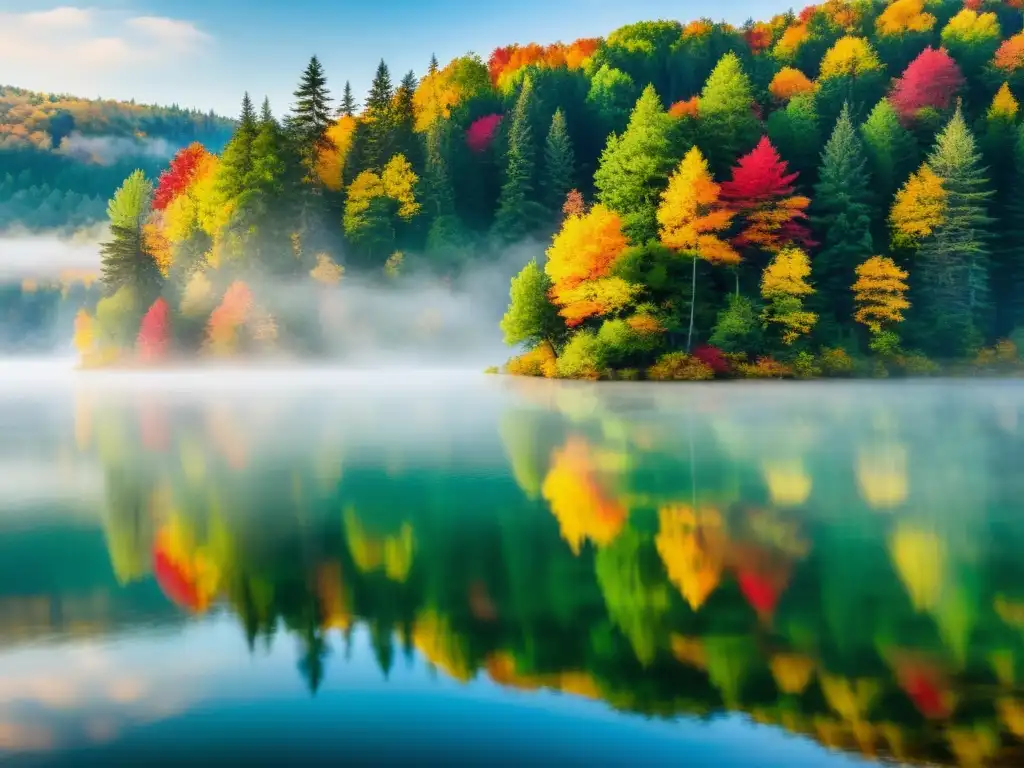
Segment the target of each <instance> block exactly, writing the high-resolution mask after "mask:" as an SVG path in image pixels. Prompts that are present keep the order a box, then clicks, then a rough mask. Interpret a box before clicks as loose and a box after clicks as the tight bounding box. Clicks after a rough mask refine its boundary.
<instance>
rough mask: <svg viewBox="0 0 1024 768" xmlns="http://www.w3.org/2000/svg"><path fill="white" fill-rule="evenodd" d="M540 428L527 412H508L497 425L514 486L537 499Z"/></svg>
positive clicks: (540, 465) (540, 480) (540, 469)
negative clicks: (513, 479) (510, 467)
mask: <svg viewBox="0 0 1024 768" xmlns="http://www.w3.org/2000/svg"><path fill="white" fill-rule="evenodd" d="M539 432H540V425H538V424H536V423H535V422H534V418H533V414H532V413H529V412H508V413H505V414H503V415H502V417H501V422H500V424H499V425H498V433H499V434H500V435H501V442H502V443H503V444H504V446H505V455H506V456H507V457H508V460H509V464H511V465H512V475H513V477H515V480H516V484H517V485H518V486H519V488H520V489H521V490H522V491H523V493H525V494H526V496H527V498H530V499H536V498H539V497H540V490H541V484H542V483H543V478H544V466H543V452H542V451H540V450H538V445H537V442H538V438H539V436H540V435H539Z"/></svg>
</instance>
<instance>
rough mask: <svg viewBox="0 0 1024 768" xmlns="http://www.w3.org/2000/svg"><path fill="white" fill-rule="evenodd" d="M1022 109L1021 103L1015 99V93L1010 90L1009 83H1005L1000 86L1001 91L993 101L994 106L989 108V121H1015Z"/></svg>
mask: <svg viewBox="0 0 1024 768" xmlns="http://www.w3.org/2000/svg"><path fill="white" fill-rule="evenodd" d="M1019 109H1020V103H1019V102H1018V101H1017V99H1016V98H1014V95H1013V91H1011V90H1010V84H1009V83H1003V84H1002V85H1001V86H999V90H998V91H997V92H996V95H995V96H994V97H993V99H992V104H991V105H990V106H989V108H988V113H987V116H988V119H989V120H1011V121H1012V120H1013V119H1014V118H1016V117H1017V112H1018V110H1019Z"/></svg>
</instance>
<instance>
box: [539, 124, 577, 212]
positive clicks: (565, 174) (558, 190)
mask: <svg viewBox="0 0 1024 768" xmlns="http://www.w3.org/2000/svg"><path fill="white" fill-rule="evenodd" d="M575 164H576V158H575V155H574V153H573V151H572V141H571V140H570V139H569V132H568V130H567V129H566V125H565V113H563V112H562V110H561V108H559V109H556V110H555V114H554V116H553V117H552V118H551V128H550V129H549V130H548V137H547V140H546V142H545V144H544V176H543V178H544V185H543V189H544V197H545V200H546V203H547V206H548V208H549V209H550V210H551V211H552V213H557V212H558V211H560V210H561V209H562V205H563V204H564V203H565V197H566V195H568V194H569V191H570V190H572V189H575V188H576V169H575Z"/></svg>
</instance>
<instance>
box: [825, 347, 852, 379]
mask: <svg viewBox="0 0 1024 768" xmlns="http://www.w3.org/2000/svg"><path fill="white" fill-rule="evenodd" d="M818 363H819V364H820V365H821V372H822V373H823V374H824V375H825V376H835V377H839V376H849V375H851V374H852V373H853V367H854V366H853V358H852V357H850V355H849V353H848V352H847V351H846V350H845V349H843V348H842V347H825V348H824V349H822V350H821V353H820V354H819V355H818Z"/></svg>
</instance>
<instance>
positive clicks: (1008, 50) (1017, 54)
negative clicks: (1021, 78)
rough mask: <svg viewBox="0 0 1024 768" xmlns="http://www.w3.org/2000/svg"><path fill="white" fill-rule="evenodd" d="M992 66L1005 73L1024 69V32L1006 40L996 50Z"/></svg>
mask: <svg viewBox="0 0 1024 768" xmlns="http://www.w3.org/2000/svg"><path fill="white" fill-rule="evenodd" d="M992 65H993V66H994V67H995V68H996V69H999V70H1002V71H1003V72H1017V71H1018V70H1020V69H1024V32H1018V33H1017V34H1016V35H1014V36H1013V37H1010V38H1007V39H1006V40H1004V41H1003V42H1002V43H1001V44H1000V46H999V48H998V49H997V50H996V53H995V56H994V57H993V59H992Z"/></svg>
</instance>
